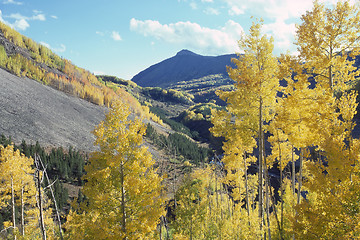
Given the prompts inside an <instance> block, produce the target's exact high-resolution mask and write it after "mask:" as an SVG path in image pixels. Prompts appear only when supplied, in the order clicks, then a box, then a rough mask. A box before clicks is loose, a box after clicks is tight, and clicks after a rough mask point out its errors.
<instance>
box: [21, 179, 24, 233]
mask: <svg viewBox="0 0 360 240" xmlns="http://www.w3.org/2000/svg"><path fill="white" fill-rule="evenodd" d="M21 235H22V236H24V235H25V220H24V185H23V182H21Z"/></svg>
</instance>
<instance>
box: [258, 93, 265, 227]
mask: <svg viewBox="0 0 360 240" xmlns="http://www.w3.org/2000/svg"><path fill="white" fill-rule="evenodd" d="M258 135H259V172H258V174H259V176H258V177H259V218H260V231H262V228H263V220H264V213H263V205H264V204H263V192H264V190H263V156H264V152H263V151H264V146H263V140H262V139H263V117H262V98H261V97H260V106H259V134H258Z"/></svg>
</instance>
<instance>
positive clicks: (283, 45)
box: [263, 19, 296, 50]
mask: <svg viewBox="0 0 360 240" xmlns="http://www.w3.org/2000/svg"><path fill="white" fill-rule="evenodd" d="M263 31H264V32H265V33H270V34H271V35H272V36H273V37H274V40H275V41H274V45H275V47H277V48H278V49H284V50H285V49H289V48H290V47H291V45H292V44H293V42H294V36H295V32H296V27H295V23H291V24H287V23H285V22H284V21H282V20H281V19H278V20H277V21H276V22H273V23H269V24H264V25H263Z"/></svg>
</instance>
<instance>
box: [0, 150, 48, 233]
mask: <svg viewBox="0 0 360 240" xmlns="http://www.w3.org/2000/svg"><path fill="white" fill-rule="evenodd" d="M33 164H34V161H33V159H32V158H27V157H25V156H24V155H22V154H20V152H19V150H16V151H14V149H13V146H12V145H8V146H7V147H6V148H4V147H3V146H0V172H1V175H0V179H1V181H2V184H1V186H0V193H1V196H0V199H1V202H0V206H6V205H7V204H9V202H10V204H11V209H12V216H13V217H12V220H11V221H8V222H4V226H5V227H7V228H8V227H11V228H12V229H14V231H15V234H14V235H13V236H14V238H16V237H17V236H21V237H23V238H25V239H41V231H40V229H39V226H40V225H39V215H38V213H39V211H38V203H39V199H37V197H36V194H37V190H36V184H35V181H34V169H33V168H32V165H33ZM41 192H42V194H43V195H44V189H43V188H42V187H41ZM43 202H44V222H45V226H47V228H46V231H47V232H48V235H49V237H50V239H51V238H53V237H54V234H53V232H54V231H53V229H52V228H53V227H54V223H53V220H52V217H51V215H52V209H51V208H50V207H49V205H50V202H49V201H48V199H47V198H46V196H44V199H43ZM16 206H19V207H20V215H21V216H20V221H19V222H16V218H15V212H14V210H15V207H16ZM18 226H20V229H19V230H20V231H18V230H17V227H18Z"/></svg>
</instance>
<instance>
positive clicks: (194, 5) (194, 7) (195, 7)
mask: <svg viewBox="0 0 360 240" xmlns="http://www.w3.org/2000/svg"><path fill="white" fill-rule="evenodd" d="M190 7H191V9H193V10H196V9H197V4H196V3H195V2H191V3H190Z"/></svg>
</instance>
